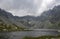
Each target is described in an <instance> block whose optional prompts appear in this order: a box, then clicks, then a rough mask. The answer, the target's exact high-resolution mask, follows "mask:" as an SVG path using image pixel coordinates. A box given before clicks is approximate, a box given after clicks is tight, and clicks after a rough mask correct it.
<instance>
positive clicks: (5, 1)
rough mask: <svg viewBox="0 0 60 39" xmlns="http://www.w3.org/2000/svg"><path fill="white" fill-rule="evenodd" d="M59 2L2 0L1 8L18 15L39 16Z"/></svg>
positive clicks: (54, 0)
mask: <svg viewBox="0 0 60 39" xmlns="http://www.w3.org/2000/svg"><path fill="white" fill-rule="evenodd" d="M59 3H60V0H0V8H2V9H4V10H6V11H9V12H11V13H12V14H13V15H17V16H25V15H33V16H38V15H40V14H41V13H42V12H43V11H45V10H48V9H50V8H52V7H53V6H54V5H59Z"/></svg>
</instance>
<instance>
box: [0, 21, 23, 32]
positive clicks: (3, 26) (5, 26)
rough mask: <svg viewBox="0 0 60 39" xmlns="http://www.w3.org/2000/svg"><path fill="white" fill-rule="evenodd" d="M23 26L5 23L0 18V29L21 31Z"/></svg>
mask: <svg viewBox="0 0 60 39" xmlns="http://www.w3.org/2000/svg"><path fill="white" fill-rule="evenodd" d="M22 30H24V28H22V27H19V26H16V25H15V24H12V25H11V24H5V23H4V22H1V20H0V31H8V32H9V31H22Z"/></svg>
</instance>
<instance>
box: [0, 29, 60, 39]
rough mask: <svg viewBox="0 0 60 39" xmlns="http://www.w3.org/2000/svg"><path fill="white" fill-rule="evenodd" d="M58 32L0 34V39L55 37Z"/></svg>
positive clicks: (38, 31) (35, 31)
mask: <svg viewBox="0 0 60 39" xmlns="http://www.w3.org/2000/svg"><path fill="white" fill-rule="evenodd" d="M58 34H59V32H57V31H41V30H34V31H20V32H0V37H1V39H2V38H3V39H22V38H23V37H25V36H32V37H39V36H44V35H52V36H56V35H58Z"/></svg>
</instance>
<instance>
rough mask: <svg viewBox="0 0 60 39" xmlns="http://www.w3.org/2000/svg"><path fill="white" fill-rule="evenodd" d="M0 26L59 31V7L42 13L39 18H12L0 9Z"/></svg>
mask: <svg viewBox="0 0 60 39" xmlns="http://www.w3.org/2000/svg"><path fill="white" fill-rule="evenodd" d="M0 24H4V25H5V24H6V25H7V26H8V25H11V26H17V27H24V28H29V29H60V5H59V6H55V7H54V8H53V9H50V10H48V11H44V12H43V13H42V14H41V15H40V16H37V17H35V16H29V15H27V16H23V17H18V16H13V15H12V14H11V13H9V12H7V11H5V10H2V9H0Z"/></svg>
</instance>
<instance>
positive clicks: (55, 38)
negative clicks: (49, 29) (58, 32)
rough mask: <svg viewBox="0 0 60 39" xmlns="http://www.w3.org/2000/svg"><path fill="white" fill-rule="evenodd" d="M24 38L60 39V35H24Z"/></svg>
mask: <svg viewBox="0 0 60 39" xmlns="http://www.w3.org/2000/svg"><path fill="white" fill-rule="evenodd" d="M23 39H60V36H41V37H24V38H23Z"/></svg>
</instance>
